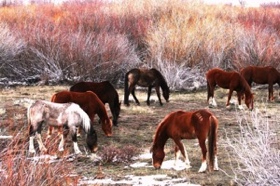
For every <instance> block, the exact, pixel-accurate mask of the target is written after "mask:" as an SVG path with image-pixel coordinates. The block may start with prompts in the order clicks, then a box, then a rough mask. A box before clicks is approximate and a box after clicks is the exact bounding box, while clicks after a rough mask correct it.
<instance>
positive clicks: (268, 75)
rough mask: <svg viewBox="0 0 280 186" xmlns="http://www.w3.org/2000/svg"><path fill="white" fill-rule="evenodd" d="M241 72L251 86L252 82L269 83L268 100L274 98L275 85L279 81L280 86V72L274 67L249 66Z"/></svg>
mask: <svg viewBox="0 0 280 186" xmlns="http://www.w3.org/2000/svg"><path fill="white" fill-rule="evenodd" d="M240 73H241V75H242V76H243V77H244V78H245V80H246V81H247V82H248V84H249V85H250V86H252V82H255V83H257V84H268V100H269V101H273V100H274V97H273V85H274V84H275V83H278V85H279V86H280V73H279V72H278V71H277V70H276V69H275V68H274V67H271V66H266V67H257V66H248V67H246V68H243V69H242V70H241V71H240Z"/></svg>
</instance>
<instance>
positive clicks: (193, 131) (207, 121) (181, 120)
mask: <svg viewBox="0 0 280 186" xmlns="http://www.w3.org/2000/svg"><path fill="white" fill-rule="evenodd" d="M217 129H218V120H217V119H216V117H215V116H214V115H213V114H212V113H210V112H209V111H207V110H205V109H203V110H197V111H194V112H184V111H176V112H172V113H170V114H168V115H167V116H166V117H165V118H164V119H163V120H162V121H161V122H160V123H159V124H158V127H157V130H156V133H155V137H154V141H153V146H152V148H151V152H152V158H153V166H154V167H155V168H156V169H159V168H160V167H161V164H162V162H163V159H164V156H165V153H164V146H165V143H166V141H167V140H168V139H169V138H171V139H173V141H174V142H175V165H176V162H177V160H178V159H179V156H180V152H181V153H182V155H183V158H184V162H185V163H186V168H190V161H189V158H188V154H187V152H186V150H185V147H184V145H183V143H182V142H181V140H182V139H195V138H198V141H199V145H200V148H201V151H202V164H201V167H200V169H199V171H198V172H204V171H206V169H207V163H206V153H207V148H206V144H205V141H206V139H207V137H208V151H209V152H208V156H209V166H210V170H212V169H214V170H218V169H219V168H218V160H217ZM179 150H180V151H179Z"/></svg>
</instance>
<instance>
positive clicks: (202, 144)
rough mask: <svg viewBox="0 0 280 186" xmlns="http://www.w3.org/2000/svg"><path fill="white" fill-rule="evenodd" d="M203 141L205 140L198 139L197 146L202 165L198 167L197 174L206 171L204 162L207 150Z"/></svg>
mask: <svg viewBox="0 0 280 186" xmlns="http://www.w3.org/2000/svg"><path fill="white" fill-rule="evenodd" d="M205 140H206V139H205V138H203V139H199V145H200V148H201V151H202V163H201V166H200V168H199V170H198V172H205V171H206V169H207V162H206V153H207V148H206V145H205Z"/></svg>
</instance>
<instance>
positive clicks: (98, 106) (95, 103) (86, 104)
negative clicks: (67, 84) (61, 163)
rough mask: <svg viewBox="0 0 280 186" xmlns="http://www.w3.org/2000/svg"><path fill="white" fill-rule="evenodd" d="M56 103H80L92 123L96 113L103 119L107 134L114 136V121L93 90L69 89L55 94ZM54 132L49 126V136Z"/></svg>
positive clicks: (104, 129) (54, 100)
mask: <svg viewBox="0 0 280 186" xmlns="http://www.w3.org/2000/svg"><path fill="white" fill-rule="evenodd" d="M51 101H52V102H55V103H68V102H73V103H76V104H78V105H79V106H80V107H81V108H82V109H83V110H84V111H85V112H86V113H87V114H88V116H89V118H90V119H91V121H92V123H93V122H94V116H95V114H97V115H98V117H99V118H100V120H101V124H102V130H103V132H104V133H105V135H106V136H112V121H111V119H110V118H109V117H108V114H107V111H106V108H105V106H104V104H103V103H102V101H101V100H100V99H99V98H98V96H97V95H96V94H95V93H93V92H92V91H86V92H70V91H67V90H64V91H61V92H58V93H56V94H54V95H53V96H52V98H51ZM51 133H52V127H49V132H48V134H49V136H50V135H51Z"/></svg>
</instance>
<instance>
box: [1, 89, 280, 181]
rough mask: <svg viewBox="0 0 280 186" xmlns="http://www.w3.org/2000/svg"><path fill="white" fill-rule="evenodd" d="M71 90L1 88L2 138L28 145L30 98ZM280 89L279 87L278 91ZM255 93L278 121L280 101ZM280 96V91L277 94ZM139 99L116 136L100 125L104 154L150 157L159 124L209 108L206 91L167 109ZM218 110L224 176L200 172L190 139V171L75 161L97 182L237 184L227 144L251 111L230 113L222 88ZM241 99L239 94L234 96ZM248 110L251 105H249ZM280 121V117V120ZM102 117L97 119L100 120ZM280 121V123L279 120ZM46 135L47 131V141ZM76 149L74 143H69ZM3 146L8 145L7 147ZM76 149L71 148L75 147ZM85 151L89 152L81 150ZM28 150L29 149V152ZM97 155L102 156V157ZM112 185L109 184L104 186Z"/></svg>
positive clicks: (180, 96)
mask: <svg viewBox="0 0 280 186" xmlns="http://www.w3.org/2000/svg"><path fill="white" fill-rule="evenodd" d="M67 88H68V87H67V86H30V87H15V88H3V89H0V136H1V135H2V136H4V135H14V134H15V132H18V131H25V134H26V136H25V139H26V140H25V142H26V143H27V142H28V136H27V132H26V130H27V122H26V106H27V105H28V104H27V103H26V102H25V101H24V99H26V98H28V99H34V100H35V99H45V100H50V98H51V96H52V94H54V93H56V92H58V91H61V90H65V89H67ZM277 89H278V87H277ZM118 92H119V96H120V100H121V101H122V100H123V90H118ZM253 92H254V93H255V108H256V109H259V110H261V112H266V114H267V115H270V116H274V115H276V113H277V110H278V109H279V108H280V105H279V101H278V100H276V101H275V102H273V103H267V89H253ZM274 94H275V95H276V94H278V92H277V91H275V93H274ZM136 96H137V97H138V99H139V101H140V104H141V105H140V106H136V105H135V104H134V101H133V100H132V96H130V102H131V105H130V106H129V107H127V106H124V105H122V109H121V113H120V118H119V127H114V128H113V136H112V137H111V138H108V137H106V136H105V135H104V134H103V132H102V131H101V127H100V125H99V124H98V123H97V119H96V123H95V124H96V125H95V130H96V131H97V134H98V145H99V151H98V153H102V150H104V149H105V148H106V147H108V146H115V147H118V148H120V149H121V148H123V147H125V146H128V145H130V146H134V147H136V148H137V149H139V151H140V154H144V153H148V152H149V149H150V147H151V144H152V139H153V135H154V133H155V130H156V127H157V124H158V123H159V122H160V121H161V120H162V119H163V118H164V116H165V115H167V114H168V113H170V112H173V111H176V110H185V111H188V110H196V109H202V108H207V109H208V104H207V102H206V96H207V93H206V90H203V91H198V92H192V93H187V92H171V94H170V101H169V102H168V103H166V102H163V103H164V105H163V106H159V103H158V100H157V97H156V96H155V93H154V92H153V93H152V97H151V105H150V106H147V105H146V102H145V101H146V96H147V95H146V91H144V90H136ZM215 97H216V101H217V103H218V107H217V108H211V109H210V111H211V112H212V113H214V114H215V115H216V117H217V118H218V120H219V131H218V161H219V167H220V170H219V171H213V172H209V171H207V172H206V173H198V172H197V171H198V169H199V167H200V164H201V150H200V147H199V145H198V143H197V140H188V141H187V140H184V141H183V142H184V144H185V147H186V149H187V152H188V154H189V158H190V161H191V165H192V167H191V168H190V169H188V170H180V171H178V170H174V169H161V170H155V169H153V167H151V163H152V160H151V159H143V160H142V159H136V160H134V161H132V162H129V163H127V162H126V163H125V162H124V163H119V162H118V163H106V164H103V163H102V162H91V161H90V160H88V159H83V158H77V159H76V160H74V161H73V164H74V166H75V168H76V170H75V172H76V173H77V174H78V175H80V176H83V177H86V178H94V177H95V176H96V172H97V171H98V167H102V172H103V174H104V175H105V177H106V178H111V179H112V180H120V179H124V178H125V177H126V176H127V175H135V176H146V175H158V174H166V175H168V176H169V177H171V178H172V179H176V178H184V179H185V180H186V181H187V182H188V183H192V184H199V185H234V182H233V176H234V175H233V172H232V169H234V168H235V167H236V166H237V162H235V158H234V157H233V156H231V154H230V152H229V151H228V149H227V144H226V143H225V142H224V139H225V138H226V137H230V136H228V135H227V134H229V133H230V134H232V135H234V134H239V132H240V129H239V127H238V125H237V121H238V118H239V117H241V116H243V115H249V114H250V111H248V110H247V109H245V110H244V111H240V110H237V109H235V107H234V106H232V108H231V109H226V108H225V102H226V98H227V90H223V89H217V90H216V91H215ZM233 98H234V99H235V98H236V97H235V95H234V96H233ZM243 106H244V108H245V105H243ZM106 108H107V110H108V114H109V115H111V113H110V111H109V109H108V106H106ZM279 117H280V116H279ZM96 118H97V116H96ZM278 119H279V118H278ZM45 132H46V130H44V134H43V137H44V135H45ZM68 143H69V144H70V143H71V141H70V140H69V141H68ZM2 145H3V144H2ZM79 145H80V146H84V147H85V143H84V141H83V140H82V139H81V140H80V141H79ZM69 146H70V147H71V144H70V145H69ZM81 149H83V148H81ZM26 150H27V149H26ZM165 152H166V157H165V160H170V159H173V158H174V153H173V142H172V141H171V140H169V141H168V143H167V144H166V147H165ZM98 153H97V154H98ZM135 162H145V163H147V164H148V165H149V166H144V167H139V168H133V167H131V166H129V165H130V164H132V163H135ZM101 185H106V184H101Z"/></svg>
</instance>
